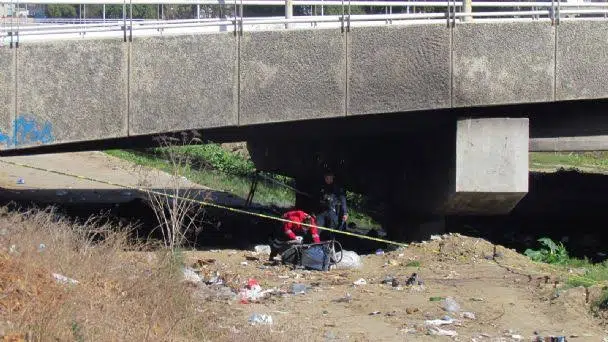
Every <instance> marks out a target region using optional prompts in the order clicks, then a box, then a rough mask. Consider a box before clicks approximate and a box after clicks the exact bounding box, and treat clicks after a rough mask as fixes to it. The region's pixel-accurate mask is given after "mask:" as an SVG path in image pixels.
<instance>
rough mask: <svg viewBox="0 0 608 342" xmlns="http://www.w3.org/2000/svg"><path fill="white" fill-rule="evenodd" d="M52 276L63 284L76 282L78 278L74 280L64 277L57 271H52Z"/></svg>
mask: <svg viewBox="0 0 608 342" xmlns="http://www.w3.org/2000/svg"><path fill="white" fill-rule="evenodd" d="M53 278H55V280H57V281H58V282H60V283H63V284H67V283H70V284H78V280H74V279H72V278H68V277H66V276H64V275H61V274H59V273H53Z"/></svg>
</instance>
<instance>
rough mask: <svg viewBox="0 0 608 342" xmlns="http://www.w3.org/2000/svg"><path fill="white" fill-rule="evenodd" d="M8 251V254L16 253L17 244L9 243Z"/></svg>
mask: <svg viewBox="0 0 608 342" xmlns="http://www.w3.org/2000/svg"><path fill="white" fill-rule="evenodd" d="M8 252H9V254H15V253H17V246H15V245H11V246H10V247H9V248H8Z"/></svg>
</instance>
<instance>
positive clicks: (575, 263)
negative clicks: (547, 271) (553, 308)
mask: <svg viewBox="0 0 608 342" xmlns="http://www.w3.org/2000/svg"><path fill="white" fill-rule="evenodd" d="M538 241H539V242H540V243H541V245H542V247H541V248H540V249H538V250H532V249H527V250H526V251H525V252H524V254H525V255H526V256H528V257H529V258H530V259H532V260H534V261H538V262H544V263H548V264H553V265H558V266H560V267H567V268H569V269H572V268H577V269H581V270H582V271H583V272H584V273H583V274H582V275H571V276H568V280H567V286H568V287H577V286H584V287H590V286H593V285H597V284H599V283H602V282H606V281H608V260H605V261H604V262H601V263H596V264H594V263H592V262H590V261H589V260H588V259H586V258H585V259H577V258H572V257H570V256H569V255H568V251H567V250H566V247H565V246H564V245H563V244H561V243H559V244H557V243H555V242H554V241H553V240H551V239H549V238H541V239H538ZM607 298H608V297H607Z"/></svg>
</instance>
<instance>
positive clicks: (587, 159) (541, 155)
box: [530, 152, 608, 172]
mask: <svg viewBox="0 0 608 342" xmlns="http://www.w3.org/2000/svg"><path fill="white" fill-rule="evenodd" d="M560 168H567V169H568V168H576V169H580V170H581V171H593V172H608V152H580V153H574V152H571V153H566V152H531V153H530V170H532V171H549V170H557V169H560Z"/></svg>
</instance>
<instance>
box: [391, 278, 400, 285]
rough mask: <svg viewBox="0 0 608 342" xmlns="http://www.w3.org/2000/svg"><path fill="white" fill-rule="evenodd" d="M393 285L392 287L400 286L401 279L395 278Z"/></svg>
mask: <svg viewBox="0 0 608 342" xmlns="http://www.w3.org/2000/svg"><path fill="white" fill-rule="evenodd" d="M391 286H392V287H398V286H399V279H397V278H393V281H392V282H391Z"/></svg>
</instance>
